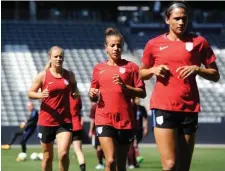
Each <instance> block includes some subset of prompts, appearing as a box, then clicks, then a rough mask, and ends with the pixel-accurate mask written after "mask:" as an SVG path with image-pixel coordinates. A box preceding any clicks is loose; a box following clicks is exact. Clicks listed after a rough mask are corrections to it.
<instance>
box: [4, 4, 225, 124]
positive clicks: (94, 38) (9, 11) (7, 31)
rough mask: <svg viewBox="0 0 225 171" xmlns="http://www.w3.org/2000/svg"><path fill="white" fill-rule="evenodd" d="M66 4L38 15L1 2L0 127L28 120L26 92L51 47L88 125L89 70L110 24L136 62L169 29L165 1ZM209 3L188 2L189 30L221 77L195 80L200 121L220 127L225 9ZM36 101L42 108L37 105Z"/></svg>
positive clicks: (101, 55)
mask: <svg viewBox="0 0 225 171" xmlns="http://www.w3.org/2000/svg"><path fill="white" fill-rule="evenodd" d="M100 3H101V4H100ZM204 3H205V2H204ZM57 4H58V5H57ZM68 4H69V5H68ZM68 4H67V5H65V4H64V5H62V3H61V2H57V3H56V4H54V5H53V3H52V2H48V3H47V2H36V4H35V6H36V11H35V10H34V11H33V12H32V11H31V10H29V9H30V8H29V5H31V6H32V4H29V2H20V3H19V2H2V23H1V36H2V37H1V63H2V65H1V83H2V84H1V89H2V91H1V113H2V115H1V116H2V117H1V121H2V126H16V125H18V124H19V122H20V121H21V120H25V119H26V118H27V116H26V113H27V112H26V109H25V104H26V102H27V101H28V98H27V96H26V91H27V90H28V88H29V87H30V85H31V82H32V80H33V78H34V76H35V75H36V74H37V73H38V72H40V71H41V70H42V69H43V67H44V65H45V64H46V63H47V59H48V57H47V52H48V49H49V48H50V47H51V46H53V45H59V46H61V47H62V48H63V49H64V50H65V62H64V67H65V68H67V69H70V70H72V71H74V73H75V74H76V79H77V82H78V87H79V89H80V92H81V96H82V100H83V114H84V116H85V119H86V121H88V120H89V117H88V114H89V108H90V101H89V98H88V89H89V85H90V79H91V76H92V69H93V66H94V65H95V64H96V63H98V62H100V61H104V60H105V59H106V58H107V55H106V53H105V51H104V30H105V28H107V27H110V26H112V27H117V28H119V29H120V30H121V31H122V33H123V35H124V37H125V41H126V42H125V45H126V46H125V51H124V57H125V58H127V59H129V60H132V61H134V62H136V63H138V64H140V62H141V56H142V53H143V48H144V46H145V44H146V43H147V41H148V40H149V39H151V38H153V37H155V36H157V35H159V34H161V33H164V32H165V31H166V30H167V27H166V25H165V24H164V22H163V21H164V20H163V17H164V14H163V10H164V8H165V5H167V4H168V2H163V3H158V2H157V3H156V2H153V1H152V2H140V3H138V2H117V3H116V2H114V3H111V4H110V3H108V4H107V2H104V3H103V2H96V3H95V4H94V2H91V3H90V4H89V5H87V4H86V3H85V4H86V5H85V4H83V3H81V2H68ZM209 4H210V3H209V2H206V3H205V8H206V9H204V5H203V6H201V8H200V7H195V8H194V5H193V4H192V2H190V3H189V5H190V8H191V10H192V12H191V13H190V22H189V26H188V29H189V30H190V31H193V32H195V33H197V34H200V35H203V36H204V37H205V38H206V39H207V40H208V41H209V42H210V44H211V46H212V47H213V50H214V52H215V54H216V56H217V64H218V67H219V69H220V74H221V79H220V81H219V82H218V83H211V82H209V81H206V80H204V79H202V78H200V77H197V82H198V85H199V90H200V96H201V103H202V112H201V113H200V122H209V123H214V122H215V123H221V122H225V105H224V101H225V93H224V90H225V68H224V66H225V9H224V7H225V5H224V2H218V4H217V5H218V10H210V9H211V8H210V5H209ZM215 4H216V3H215ZM215 4H214V6H215ZM33 5H34V4H33ZM35 6H33V7H35ZM222 6H223V7H222ZM103 7H105V8H104V9H102V8H103ZM67 8H68V9H67ZM203 9H204V10H203ZM34 14H35V16H34ZM31 15H33V17H31ZM154 81H155V80H154V79H153V80H151V81H148V82H146V85H147V88H146V89H147V90H152V88H153V84H154ZM148 93H151V92H148ZM149 96H150V94H148V97H147V98H146V99H145V100H143V101H142V103H143V104H144V105H145V106H146V107H148V106H149ZM34 103H35V104H36V106H39V105H40V101H34Z"/></svg>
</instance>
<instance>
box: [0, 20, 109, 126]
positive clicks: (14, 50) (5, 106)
mask: <svg viewBox="0 0 225 171" xmlns="http://www.w3.org/2000/svg"><path fill="white" fill-rule="evenodd" d="M110 25H112V26H113V24H111V23H100V24H98V23H89V24H82V23H63V22H61V23H49V22H38V23H28V22H7V21H3V22H2V54H1V55H2V59H1V60H2V68H1V71H2V76H1V78H2V96H1V99H2V125H5V126H6V125H18V123H19V122H20V121H22V120H25V119H26V118H27V112H26V108H25V105H26V102H27V101H28V98H27V96H26V92H27V90H28V88H29V87H30V85H31V83H32V80H33V78H34V76H36V75H37V73H38V72H40V71H41V70H42V69H43V68H44V66H45V64H46V63H47V61H48V56H47V53H48V50H49V49H50V47H51V46H53V45H58V46H61V47H62V48H63V49H64V50H65V51H64V53H65V62H64V67H65V68H67V69H70V70H72V71H73V72H74V73H75V75H76V79H77V82H78V87H79V90H80V93H81V96H82V101H83V114H84V116H85V118H86V119H88V115H89V108H90V101H89V98H88V93H87V92H88V89H89V86H90V81H91V76H92V69H93V67H94V65H95V64H96V63H98V62H100V61H104V60H105V59H106V57H107V56H106V54H105V51H104V30H105V28H106V27H108V26H110ZM34 103H35V104H36V106H37V107H38V108H39V106H40V101H34Z"/></svg>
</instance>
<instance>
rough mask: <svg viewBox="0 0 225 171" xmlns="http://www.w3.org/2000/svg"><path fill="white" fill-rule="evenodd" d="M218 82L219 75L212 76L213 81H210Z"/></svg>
mask: <svg viewBox="0 0 225 171" xmlns="http://www.w3.org/2000/svg"><path fill="white" fill-rule="evenodd" d="M219 80H220V74H219V73H216V74H215V76H214V79H213V80H212V81H214V82H218V81H219Z"/></svg>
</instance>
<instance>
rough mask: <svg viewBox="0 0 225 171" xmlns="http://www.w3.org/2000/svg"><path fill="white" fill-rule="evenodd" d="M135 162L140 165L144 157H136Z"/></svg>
mask: <svg viewBox="0 0 225 171" xmlns="http://www.w3.org/2000/svg"><path fill="white" fill-rule="evenodd" d="M136 160H137V162H138V163H139V164H140V163H142V162H143V161H144V157H143V156H138V157H137V158H136Z"/></svg>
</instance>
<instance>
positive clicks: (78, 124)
mask: <svg viewBox="0 0 225 171" xmlns="http://www.w3.org/2000/svg"><path fill="white" fill-rule="evenodd" d="M81 109H82V101H81V98H80V97H76V98H74V97H73V96H70V112H71V116H72V125H73V134H72V144H73V149H74V153H75V154H76V156H77V160H78V163H79V165H80V170H81V171H86V164H85V159H84V154H83V151H82V139H83V120H82V116H81Z"/></svg>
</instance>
